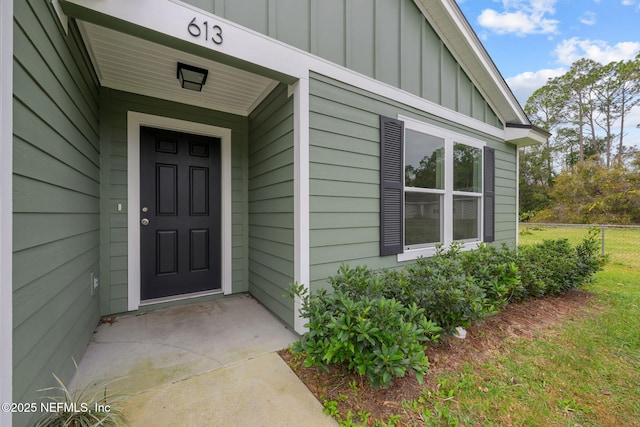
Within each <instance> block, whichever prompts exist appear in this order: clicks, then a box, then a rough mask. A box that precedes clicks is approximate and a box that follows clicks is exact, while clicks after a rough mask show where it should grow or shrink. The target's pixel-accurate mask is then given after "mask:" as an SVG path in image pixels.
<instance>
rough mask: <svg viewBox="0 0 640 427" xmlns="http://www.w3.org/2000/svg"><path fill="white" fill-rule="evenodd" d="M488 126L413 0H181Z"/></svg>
mask: <svg viewBox="0 0 640 427" xmlns="http://www.w3.org/2000/svg"><path fill="white" fill-rule="evenodd" d="M186 3H189V4H191V5H193V6H196V7H199V8H201V9H203V10H206V11H208V12H211V13H214V14H216V15H218V16H221V17H223V18H226V19H229V20H230V21H233V22H236V23H238V24H240V25H243V26H246V27H248V28H251V29H252V30H255V31H258V32H260V33H262V34H265V35H267V36H270V37H273V38H275V39H277V40H280V41H282V42H284V43H287V44H289V45H291V46H295V47H297V48H299V49H301V50H304V51H306V52H310V53H312V54H314V55H317V56H319V57H321V58H324V59H327V60H328V61H331V62H333V63H335V64H338V65H342V66H344V67H346V68H349V69H351V70H354V71H357V72H359V73H361V74H364V75H365V76H369V77H372V78H374V79H376V80H380V81H382V82H384V83H387V84H390V85H392V86H394V87H397V88H400V89H402V90H405V91H407V92H409V93H412V94H414V95H417V96H420V97H422V98H425V99H428V100H429V101H432V102H435V103H436V104H439V105H442V106H444V107H447V108H450V109H452V110H455V111H458V112H460V113H462V114H466V115H468V116H470V117H473V118H475V119H478V120H481V121H483V122H485V123H488V124H490V125H493V126H497V127H501V126H502V125H501V123H500V120H499V119H498V117H497V116H496V114H495V113H494V111H493V110H492V109H491V107H490V106H489V104H488V103H487V102H486V100H485V99H484V98H483V96H482V94H481V93H480V92H479V91H478V89H477V88H476V87H475V86H474V85H473V83H472V82H471V80H470V79H469V77H468V76H467V74H466V73H465V72H464V71H463V70H462V69H461V68H460V66H459V65H458V63H457V62H456V60H455V58H454V57H453V55H452V54H451V53H450V51H449V50H448V49H447V47H446V46H445V45H444V43H443V42H442V40H441V39H440V38H439V37H438V35H437V34H436V32H435V31H434V29H433V27H432V26H431V25H430V24H429V22H428V21H427V20H426V18H425V17H424V15H423V14H422V12H421V11H420V9H418V7H417V6H416V4H415V3H414V1H413V0H186Z"/></svg>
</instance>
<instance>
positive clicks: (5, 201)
mask: <svg viewBox="0 0 640 427" xmlns="http://www.w3.org/2000/svg"><path fill="white" fill-rule="evenodd" d="M0 70H2V73H0V402H2V403H3V404H4V403H5V402H11V401H12V400H13V399H12V386H13V362H12V360H13V358H12V355H13V274H12V273H13V271H12V263H13V253H12V247H11V246H12V241H13V237H12V227H13V224H12V218H13V202H12V194H13V189H12V186H13V183H12V176H13V165H12V159H13V1H1V2H0ZM11 419H12V417H11V411H4V410H3V411H0V425H3V426H10V425H11Z"/></svg>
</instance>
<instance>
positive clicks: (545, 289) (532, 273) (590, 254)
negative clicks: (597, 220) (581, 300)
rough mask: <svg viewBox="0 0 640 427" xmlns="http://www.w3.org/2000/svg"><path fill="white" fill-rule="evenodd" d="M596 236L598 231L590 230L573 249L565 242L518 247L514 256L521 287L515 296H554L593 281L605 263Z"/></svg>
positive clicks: (546, 241)
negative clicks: (600, 255)
mask: <svg viewBox="0 0 640 427" xmlns="http://www.w3.org/2000/svg"><path fill="white" fill-rule="evenodd" d="M597 234H598V230H597V229H595V230H593V229H592V230H591V231H590V232H589V235H588V236H587V237H586V238H585V239H584V240H583V241H582V242H581V243H580V244H578V245H577V246H575V247H573V246H571V244H570V243H569V241H568V240H567V239H557V240H545V241H543V242H542V243H538V244H535V245H530V246H521V247H520V248H519V252H518V257H517V259H518V269H519V271H520V276H521V285H520V286H519V287H518V288H517V289H516V292H515V295H514V296H515V297H516V298H517V299H524V298H527V297H538V296H542V295H549V294H556V293H559V292H562V291H565V290H568V289H572V288H577V287H579V286H581V285H583V284H585V283H587V282H589V281H590V280H592V279H593V275H594V274H595V273H596V272H597V271H598V270H600V269H601V268H602V265H603V263H604V259H601V258H600V257H599V256H598V249H599V243H598V239H597V237H596V236H597Z"/></svg>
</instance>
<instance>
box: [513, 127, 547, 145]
mask: <svg viewBox="0 0 640 427" xmlns="http://www.w3.org/2000/svg"><path fill="white" fill-rule="evenodd" d="M548 138H549V137H548V136H547V135H544V134H542V133H540V132H537V131H536V130H535V129H533V128H530V127H507V128H506V129H505V141H506V142H508V143H510V144H513V145H515V146H517V147H526V146H528V145H538V144H544V143H545V142H546V141H547V139H548Z"/></svg>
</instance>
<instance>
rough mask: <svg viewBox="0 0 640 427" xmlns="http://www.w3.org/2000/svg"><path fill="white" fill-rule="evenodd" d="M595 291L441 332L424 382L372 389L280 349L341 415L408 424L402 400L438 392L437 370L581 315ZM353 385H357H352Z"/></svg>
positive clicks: (409, 379) (520, 306) (514, 308)
mask: <svg viewBox="0 0 640 427" xmlns="http://www.w3.org/2000/svg"><path fill="white" fill-rule="evenodd" d="M592 297H593V295H592V294H590V293H589V292H586V291H582V290H571V291H568V292H565V293H562V294H560V295H553V296H547V297H543V298H537V299H531V300H528V301H526V302H524V303H513V304H509V305H508V306H507V307H506V308H505V309H504V310H502V311H501V312H500V313H498V314H497V315H495V316H492V317H490V318H488V319H485V320H484V321H482V322H480V323H477V324H474V325H472V326H471V327H469V328H468V329H467V337H466V339H464V340H461V339H457V338H454V337H445V338H443V339H441V341H440V342H439V343H437V344H432V345H430V346H429V347H428V348H427V355H428V357H429V362H430V366H429V373H428V374H427V375H425V378H424V382H423V384H418V382H417V381H416V379H415V377H414V376H413V375H406V376H405V377H404V378H397V379H394V381H393V383H392V384H391V385H390V386H389V387H387V388H386V389H375V388H374V387H372V386H371V385H370V384H369V381H368V380H367V378H366V377H361V376H359V375H357V374H353V373H350V372H347V371H346V369H344V368H342V367H340V366H336V367H333V368H332V369H331V371H330V372H329V373H324V372H322V370H320V369H319V368H305V367H304V366H303V364H302V363H303V361H301V360H296V358H295V357H294V356H293V355H292V354H291V353H290V352H289V351H288V350H282V351H280V352H279V354H280V357H282V359H283V360H284V361H285V362H286V363H287V364H288V365H289V366H290V367H291V369H292V370H293V371H294V372H295V373H296V375H298V377H299V378H300V379H301V380H302V381H303V382H304V383H305V384H306V386H307V387H308V388H309V390H311V392H312V393H313V394H314V395H315V396H316V398H318V400H319V401H320V402H322V401H323V400H326V401H336V402H338V408H337V409H338V410H339V412H340V414H342V416H345V415H346V414H347V413H348V412H349V411H352V412H353V413H354V414H356V413H357V412H359V411H365V412H367V413H369V414H370V415H371V419H379V420H387V419H388V418H389V416H391V415H394V414H398V415H401V416H402V417H403V419H402V423H403V424H405V425H412V424H413V423H414V422H416V423H419V421H420V420H415V419H414V417H415V416H414V415H412V414H410V413H408V412H407V411H404V410H403V409H402V401H403V400H417V399H418V398H419V397H420V396H421V395H422V393H423V390H424V389H425V388H426V389H428V390H431V391H436V390H437V388H438V387H439V385H438V384H436V379H435V376H436V374H438V373H441V372H456V371H457V370H459V369H460V368H461V366H462V365H463V364H464V363H465V362H467V361H477V362H482V361H484V360H485V359H487V358H489V357H491V356H492V355H493V354H495V353H497V352H498V351H500V349H501V348H503V346H505V345H507V342H506V341H507V340H508V339H509V338H525V339H532V338H534V337H535V336H536V335H538V334H540V333H547V334H548V333H553V328H554V326H555V325H557V324H558V323H560V322H562V321H564V320H571V319H576V318H578V317H581V316H584V315H585V313H586V310H583V308H584V307H586V306H589V305H590V301H591V299H592ZM354 385H357V387H354Z"/></svg>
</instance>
